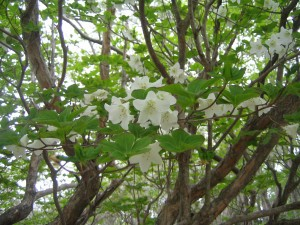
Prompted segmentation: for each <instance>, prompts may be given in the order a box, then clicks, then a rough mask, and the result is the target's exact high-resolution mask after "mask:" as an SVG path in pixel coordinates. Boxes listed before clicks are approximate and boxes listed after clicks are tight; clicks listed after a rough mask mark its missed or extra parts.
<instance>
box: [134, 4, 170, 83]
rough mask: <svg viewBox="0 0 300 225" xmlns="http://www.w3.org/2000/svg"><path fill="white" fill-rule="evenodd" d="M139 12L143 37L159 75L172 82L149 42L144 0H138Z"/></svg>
mask: <svg viewBox="0 0 300 225" xmlns="http://www.w3.org/2000/svg"><path fill="white" fill-rule="evenodd" d="M139 13H140V21H141V26H142V30H143V34H144V38H145V42H146V45H147V48H148V52H149V54H150V56H151V58H152V60H153V62H154V64H155V66H156V67H157V69H158V70H159V72H160V73H161V75H162V76H163V77H164V78H165V79H166V80H167V83H168V84H171V83H173V82H172V79H171V77H170V76H169V74H168V73H167V70H166V68H165V66H164V65H163V64H162V63H161V62H160V60H159V59H158V57H157V55H156V53H155V51H154V49H153V46H152V42H151V37H150V33H149V31H148V28H147V24H148V22H147V19H146V15H145V0H140V1H139Z"/></svg>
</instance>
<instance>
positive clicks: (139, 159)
mask: <svg viewBox="0 0 300 225" xmlns="http://www.w3.org/2000/svg"><path fill="white" fill-rule="evenodd" d="M149 147H150V151H149V152H145V153H142V154H139V155H134V156H131V157H130V158H129V162H130V163H132V164H134V163H138V164H139V166H140V168H141V171H142V172H143V173H145V172H147V171H148V169H149V167H150V166H151V163H155V164H162V163H163V161H162V158H161V157H160V155H159V151H160V150H161V147H160V146H159V143H158V142H155V143H153V144H150V145H149Z"/></svg>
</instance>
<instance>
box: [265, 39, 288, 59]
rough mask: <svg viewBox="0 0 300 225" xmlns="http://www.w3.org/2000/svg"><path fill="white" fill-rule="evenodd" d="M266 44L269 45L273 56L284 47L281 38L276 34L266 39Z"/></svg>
mask: <svg viewBox="0 0 300 225" xmlns="http://www.w3.org/2000/svg"><path fill="white" fill-rule="evenodd" d="M266 44H267V45H268V46H269V52H270V54H271V56H273V55H274V53H277V54H278V53H279V52H281V51H282V50H283V49H284V48H283V46H282V45H281V43H280V41H279V39H278V38H277V36H276V34H273V35H272V36H271V38H270V39H269V40H267V41H266Z"/></svg>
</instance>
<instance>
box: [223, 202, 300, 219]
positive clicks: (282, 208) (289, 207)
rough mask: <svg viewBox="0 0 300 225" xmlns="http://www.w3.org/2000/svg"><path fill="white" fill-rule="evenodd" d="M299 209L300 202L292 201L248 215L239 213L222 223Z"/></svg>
mask: <svg viewBox="0 0 300 225" xmlns="http://www.w3.org/2000/svg"><path fill="white" fill-rule="evenodd" d="M297 209H300V202H294V203H291V204H287V205H283V206H279V207H276V208H272V209H268V210H261V211H258V212H254V213H250V214H248V215H238V216H235V217H233V218H231V219H229V220H228V221H226V222H225V223H222V224H220V225H231V224H237V223H239V222H246V221H251V220H255V219H257V218H261V217H266V216H271V215H274V214H277V213H283V212H287V211H291V210H297Z"/></svg>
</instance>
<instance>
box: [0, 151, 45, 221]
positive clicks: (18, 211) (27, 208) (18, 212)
mask: <svg viewBox="0 0 300 225" xmlns="http://www.w3.org/2000/svg"><path fill="white" fill-rule="evenodd" d="M41 159H42V158H41V157H40V156H37V155H36V154H32V155H31V159H30V165H29V171H28V173H27V179H26V189H25V195H24V198H23V200H22V201H21V203H20V204H19V205H17V206H14V207H12V208H10V209H8V210H6V211H5V212H4V213H3V214H1V215H0V224H14V223H17V222H19V221H21V220H23V219H25V218H26V217H27V216H28V215H29V214H30V213H31V211H32V209H33V203H34V200H35V196H36V190H35V184H36V181H37V178H38V167H39V164H40V162H41Z"/></svg>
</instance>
